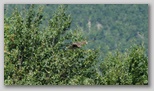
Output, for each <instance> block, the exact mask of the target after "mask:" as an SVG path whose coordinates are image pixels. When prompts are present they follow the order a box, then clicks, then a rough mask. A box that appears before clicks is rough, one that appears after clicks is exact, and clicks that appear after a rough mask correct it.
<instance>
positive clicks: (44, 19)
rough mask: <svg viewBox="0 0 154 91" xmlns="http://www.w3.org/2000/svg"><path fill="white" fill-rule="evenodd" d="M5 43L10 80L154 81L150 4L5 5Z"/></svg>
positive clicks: (7, 80) (6, 77)
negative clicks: (150, 56) (150, 55)
mask: <svg viewBox="0 0 154 91" xmlns="http://www.w3.org/2000/svg"><path fill="white" fill-rule="evenodd" d="M82 41H87V42H88V44H85V45H84V46H80V47H79V48H73V49H72V48H71V49H69V48H68V46H70V45H71V44H75V43H77V42H82ZM4 43H5V44H4V45H5V47H4V84H5V85H15V84H16V85H137V84H138V85H147V84H148V5H146V4H134V5H133V4H127V5H120V4H119V5H114V4H113V5H112V4H97V5H95V4H93V5H90V4H87V5H84V4H80V5H78V4H74V5H73V4H72V5H52V4H47V5H45V4H44V5H15V4H10V5H9V4H8V5H4Z"/></svg>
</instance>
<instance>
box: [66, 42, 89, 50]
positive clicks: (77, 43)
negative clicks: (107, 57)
mask: <svg viewBox="0 0 154 91" xmlns="http://www.w3.org/2000/svg"><path fill="white" fill-rule="evenodd" d="M85 44H88V42H87V41H80V42H74V43H72V44H71V45H69V46H68V47H67V48H68V49H76V48H81V47H82V46H83V45H85Z"/></svg>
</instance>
